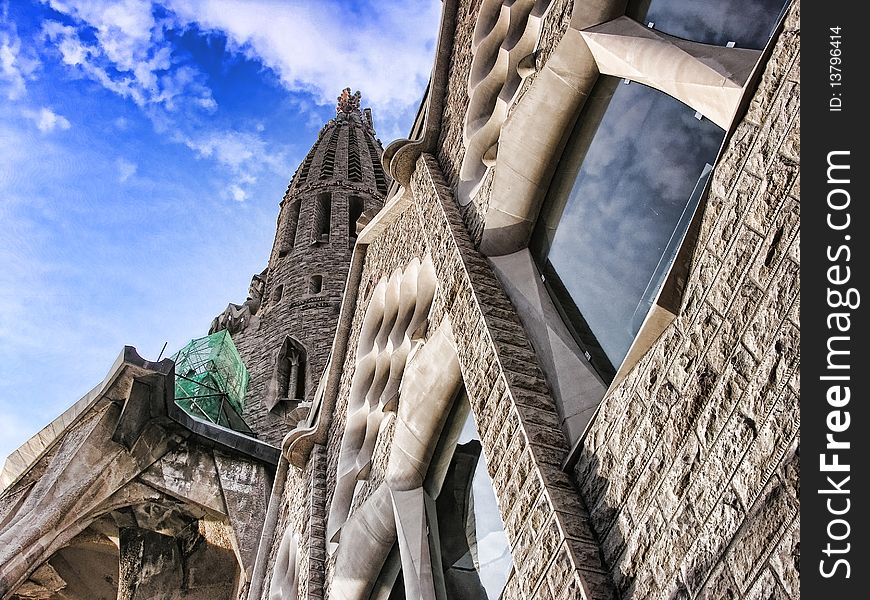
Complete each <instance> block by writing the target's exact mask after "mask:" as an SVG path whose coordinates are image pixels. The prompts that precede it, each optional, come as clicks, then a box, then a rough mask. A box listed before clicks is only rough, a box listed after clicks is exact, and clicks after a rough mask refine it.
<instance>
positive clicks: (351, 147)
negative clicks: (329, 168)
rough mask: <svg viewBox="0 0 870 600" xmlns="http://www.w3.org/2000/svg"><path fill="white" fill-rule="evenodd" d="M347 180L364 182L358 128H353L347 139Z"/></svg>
mask: <svg viewBox="0 0 870 600" xmlns="http://www.w3.org/2000/svg"><path fill="white" fill-rule="evenodd" d="M347 178H348V179H349V180H350V181H362V166H361V165H360V160H359V141H358V140H357V136H356V128H355V127H351V128H350V130H349V134H348V139H347Z"/></svg>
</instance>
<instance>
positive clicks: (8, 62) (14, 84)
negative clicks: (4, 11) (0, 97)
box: [0, 15, 40, 100]
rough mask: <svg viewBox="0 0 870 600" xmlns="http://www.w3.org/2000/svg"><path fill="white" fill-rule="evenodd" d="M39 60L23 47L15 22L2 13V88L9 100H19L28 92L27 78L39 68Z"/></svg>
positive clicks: (0, 20)
mask: <svg viewBox="0 0 870 600" xmlns="http://www.w3.org/2000/svg"><path fill="white" fill-rule="evenodd" d="M39 65H40V63H39V61H38V60H37V59H36V58H35V57H33V56H28V55H27V53H26V52H24V51H23V49H22V47H21V40H20V39H19V38H18V34H17V31H16V29H15V25H14V23H7V22H6V19H5V17H4V16H3V15H0V90H4V88H5V93H6V98H7V99H8V100H18V99H19V98H21V97H22V96H24V94H26V93H27V79H29V78H30V77H32V76H33V73H34V71H36V69H38V68H39Z"/></svg>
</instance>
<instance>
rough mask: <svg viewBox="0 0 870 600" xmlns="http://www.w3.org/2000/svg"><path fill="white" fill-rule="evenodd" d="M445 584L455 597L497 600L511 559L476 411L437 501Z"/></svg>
mask: <svg viewBox="0 0 870 600" xmlns="http://www.w3.org/2000/svg"><path fill="white" fill-rule="evenodd" d="M436 507H437V512H438V533H439V537H440V546H441V564H442V566H443V568H444V583H445V587H446V591H447V597H448V598H450V600H496V599H497V598H499V596H500V595H501V592H502V590H503V589H504V586H505V583H506V582H507V578H508V575H509V574H510V570H511V565H512V559H511V552H510V546H509V545H508V541H507V537H506V536H505V532H504V526H503V525H502V522H501V515H500V514H499V511H498V504H497V503H496V499H495V491H494V490H493V487H492V482H491V481H490V479H489V474H488V473H487V470H486V463H485V461H484V458H483V454H482V452H481V445H480V436H479V435H478V433H477V429H476V428H475V426H474V418H473V416H472V415H471V414H469V415H468V418H467V419H466V421H465V424H464V426H463V428H462V432H461V434H460V436H459V440H458V443H457V444H456V449H455V451H454V454H453V459H452V460H451V462H450V467H449V469H448V471H447V476H446V478H445V480H444V484H443V487H442V488H441V492H440V493H439V495H438V499H437V500H436Z"/></svg>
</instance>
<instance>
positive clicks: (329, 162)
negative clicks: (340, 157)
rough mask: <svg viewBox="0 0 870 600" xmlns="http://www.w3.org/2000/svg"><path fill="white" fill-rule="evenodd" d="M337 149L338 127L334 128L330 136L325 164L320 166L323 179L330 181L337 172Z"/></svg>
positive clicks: (324, 158) (324, 159)
mask: <svg viewBox="0 0 870 600" xmlns="http://www.w3.org/2000/svg"><path fill="white" fill-rule="evenodd" d="M337 147H338V127H334V128H333V129H332V133H331V134H330V136H329V141H328V142H327V143H326V155H325V156H324V157H323V164H322V165H321V166H320V178H321V179H328V178H330V177H332V175H333V173H334V172H335V149H336V148H337Z"/></svg>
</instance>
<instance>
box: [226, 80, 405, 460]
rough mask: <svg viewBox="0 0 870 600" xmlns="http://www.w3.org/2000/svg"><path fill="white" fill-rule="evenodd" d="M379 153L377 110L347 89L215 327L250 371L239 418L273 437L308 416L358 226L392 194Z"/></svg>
mask: <svg viewBox="0 0 870 600" xmlns="http://www.w3.org/2000/svg"><path fill="white" fill-rule="evenodd" d="M381 152H382V147H381V142H380V140H378V138H377V137H376V135H375V130H374V125H373V122H372V113H371V109H368V108H366V109H365V110H360V93H359V92H356V93H354V94H352V93H351V91H350V88H346V89H344V90H343V91H342V94H341V96H339V98H338V104H337V106H336V115H335V118H334V119H331V120H330V121H329V122H327V123H326V124H325V125H324V126H323V128H322V129H321V130H320V133H319V134H318V136H317V141H316V142H315V143H314V145H313V146H312V147H311V150H310V151H309V152H308V155H307V156H306V157H305V160H304V161H303V162H302V164H301V165H300V166H299V168H298V169H297V170H296V173H295V174H294V175H293V179H292V181H291V182H290V185H289V187H288V188H287V192H286V193H285V194H284V198H283V200H282V201H281V208H280V212H279V214H278V222H277V229H276V232H275V241H274V243H273V245H272V253H271V255H270V256H269V265H268V267H267V268H266V269H265V270H264V271H263V272H262V273H260V274H258V275H254V277H253V279H252V281H251V288H250V290H249V295H248V298H247V300H246V301H245V303H244V304H242V305H237V304H230V305H229V306H228V307H227V309H226V310H225V311H224V312H223V313H222V314H221V315H219V316H218V317H216V318H215V320H214V321H213V322H212V325H211V328H210V330H209V333H213V332H215V331H220V330H222V329H227V330H228V331H229V332H230V334H231V335H232V338H233V341H234V342H235V344H236V347H237V348H238V350H239V353H240V354H241V356H242V359H243V360H244V362H245V365H246V366H247V368H248V371H249V372H250V375H251V380H250V385H249V387H248V394H247V400H246V406H245V412H244V414H243V418H244V419H245V421H246V422H247V424H248V425H249V426H250V427H251V429H252V430H253V431H254V432H255V434H256V435H257V437H258V438H260V439H262V440H263V441H266V442H268V443H271V444H273V445H278V444H279V443H280V442H281V439H282V437H283V435H284V434H285V433H287V431H289V430H290V429H291V428H292V427H293V426H294V425H295V424H296V423H297V422H298V421H299V420H300V419H301V418H304V416H305V415H306V414H307V411H308V406H310V402H311V400H312V398H313V396H314V392H315V388H316V386H317V383H318V381H319V380H320V377H321V374H322V373H323V369H324V367H325V366H326V361H327V359H328V357H329V351H330V347H331V344H332V339H333V337H334V335H335V328H336V324H337V320H338V310H339V305H340V302H341V296H342V294H343V292H344V286H345V280H346V279H347V274H348V269H349V267H350V261H351V255H352V253H353V246H354V243H355V242H356V234H357V231H358V230H359V229H361V228H362V227H363V226H364V225H365V223H367V222H368V220H369V219H371V217H372V216H374V214H376V213H377V212H378V211H379V210H380V209H381V207H382V206H383V204H384V197H385V195H386V193H387V188H388V184H389V179H388V177H387V176H386V175H385V174H384V170H383V168H382V166H381V161H380V156H381Z"/></svg>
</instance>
